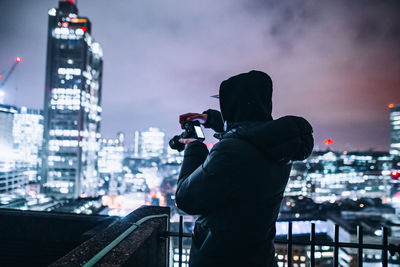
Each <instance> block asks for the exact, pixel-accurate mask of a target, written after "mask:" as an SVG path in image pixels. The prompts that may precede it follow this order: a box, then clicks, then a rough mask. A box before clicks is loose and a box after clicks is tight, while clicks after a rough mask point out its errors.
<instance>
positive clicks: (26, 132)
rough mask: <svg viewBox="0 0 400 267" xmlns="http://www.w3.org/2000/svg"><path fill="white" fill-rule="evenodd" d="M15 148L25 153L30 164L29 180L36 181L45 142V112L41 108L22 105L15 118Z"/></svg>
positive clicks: (24, 155) (25, 157)
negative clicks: (29, 107)
mask: <svg viewBox="0 0 400 267" xmlns="http://www.w3.org/2000/svg"><path fill="white" fill-rule="evenodd" d="M13 140H14V149H15V150H16V151H18V152H19V153H20V154H22V155H23V157H24V159H25V160H26V161H27V162H28V165H29V169H30V170H29V171H28V176H29V181H30V182H36V181H37V175H38V171H39V170H40V168H41V158H40V154H41V149H42V143H43V114H42V111H41V110H37V109H28V108H26V107H21V108H19V109H18V112H17V113H15V114H14V120H13Z"/></svg>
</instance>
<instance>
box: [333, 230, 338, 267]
mask: <svg viewBox="0 0 400 267" xmlns="http://www.w3.org/2000/svg"><path fill="white" fill-rule="evenodd" d="M334 242H335V247H334V248H333V249H334V254H333V266H334V267H338V266H339V225H337V224H335V240H334Z"/></svg>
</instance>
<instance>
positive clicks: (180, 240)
mask: <svg viewBox="0 0 400 267" xmlns="http://www.w3.org/2000/svg"><path fill="white" fill-rule="evenodd" d="M178 239H179V267H182V246H183V216H182V215H181V216H179V237H178Z"/></svg>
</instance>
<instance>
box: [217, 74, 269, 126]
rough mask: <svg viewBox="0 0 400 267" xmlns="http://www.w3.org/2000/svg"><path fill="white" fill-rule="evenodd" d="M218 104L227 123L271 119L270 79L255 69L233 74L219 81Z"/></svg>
mask: <svg viewBox="0 0 400 267" xmlns="http://www.w3.org/2000/svg"><path fill="white" fill-rule="evenodd" d="M219 104H220V107H221V113H222V117H223V119H224V121H227V122H228V124H229V123H234V122H242V121H269V120H272V116H271V112H272V80H271V78H270V77H269V76H268V74H266V73H264V72H262V71H255V70H252V71H250V72H248V73H242V74H239V75H236V76H233V77H231V78H229V79H228V80H226V81H223V82H222V83H221V85H220V88H219Z"/></svg>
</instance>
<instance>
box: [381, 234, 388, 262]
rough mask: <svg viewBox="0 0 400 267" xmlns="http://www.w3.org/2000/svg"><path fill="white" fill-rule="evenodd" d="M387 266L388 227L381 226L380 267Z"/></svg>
mask: <svg viewBox="0 0 400 267" xmlns="http://www.w3.org/2000/svg"><path fill="white" fill-rule="evenodd" d="M387 266H388V229H387V227H382V267H387Z"/></svg>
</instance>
